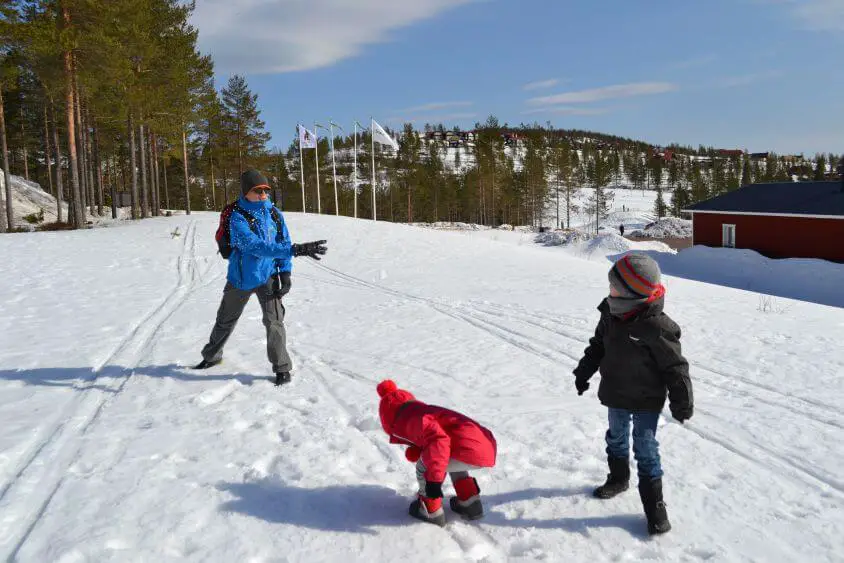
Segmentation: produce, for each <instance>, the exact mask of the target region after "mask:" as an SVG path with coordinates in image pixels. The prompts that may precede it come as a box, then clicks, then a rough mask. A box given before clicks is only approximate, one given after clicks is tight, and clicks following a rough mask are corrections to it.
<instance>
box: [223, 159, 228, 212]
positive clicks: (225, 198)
mask: <svg viewBox="0 0 844 563" xmlns="http://www.w3.org/2000/svg"><path fill="white" fill-rule="evenodd" d="M223 201H224V202H225V203H223V205H224V206H225V205H228V204H229V171H228V170H226V169H225V168H223Z"/></svg>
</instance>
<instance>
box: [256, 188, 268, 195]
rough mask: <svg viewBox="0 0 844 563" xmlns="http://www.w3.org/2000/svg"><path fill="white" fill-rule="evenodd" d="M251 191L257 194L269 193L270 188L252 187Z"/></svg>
mask: <svg viewBox="0 0 844 563" xmlns="http://www.w3.org/2000/svg"><path fill="white" fill-rule="evenodd" d="M252 191H253V192H255V193H256V194H258V195H269V194H270V192H271V191H272V190H270V188H252Z"/></svg>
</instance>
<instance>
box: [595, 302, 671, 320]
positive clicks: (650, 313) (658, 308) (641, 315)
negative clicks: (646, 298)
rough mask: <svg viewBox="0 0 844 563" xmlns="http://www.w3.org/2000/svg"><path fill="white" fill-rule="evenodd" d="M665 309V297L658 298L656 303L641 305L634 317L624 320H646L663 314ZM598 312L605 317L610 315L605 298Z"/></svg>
mask: <svg viewBox="0 0 844 563" xmlns="http://www.w3.org/2000/svg"><path fill="white" fill-rule="evenodd" d="M664 309H665V297H660V298H659V299H657V300H656V301H653V302H652V303H648V304H646V305H643V306H642V308H641V309H640V310H639V311H637V312H636V313H635V314H634V315H632V316H630V317H629V318H628V319H626V320H634V319H646V318H648V317H655V316H657V315H659V314H661V313H662V312H663V310H664ZM598 310H599V311H600V312H601V313H606V314H607V315H611V313H610V305H609V303H608V302H607V298H606V297H605V298H604V300H603V301H601V303H600V304H599V305H598Z"/></svg>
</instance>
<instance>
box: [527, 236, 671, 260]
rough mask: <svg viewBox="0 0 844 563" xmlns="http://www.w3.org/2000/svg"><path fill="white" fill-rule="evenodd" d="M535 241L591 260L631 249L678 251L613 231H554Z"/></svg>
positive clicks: (669, 252) (658, 252) (663, 251)
mask: <svg viewBox="0 0 844 563" xmlns="http://www.w3.org/2000/svg"><path fill="white" fill-rule="evenodd" d="M535 241H536V242H537V243H538V244H543V245H545V246H561V247H563V248H565V249H566V250H567V251H568V252H569V253H570V254H572V255H574V256H577V257H579V258H586V259H589V260H595V259H597V260H601V261H603V260H605V259H607V258H609V257H610V256H613V255H616V254H619V253H622V254H623V253H626V252H631V251H637V252H638V251H649V252H654V253H657V254H661V253H666V254H674V253H675V252H676V251H675V250H673V249H672V248H671V247H669V246H668V245H666V244H664V243H661V242H656V241H645V242H637V241H632V240H628V239H626V238H624V237H621V236H619V235H617V234H615V233H612V232H602V233H601V234H600V235H595V233H586V232H583V231H579V230H570V231H552V232H549V233H540V234H538V235H537V236H536V239H535Z"/></svg>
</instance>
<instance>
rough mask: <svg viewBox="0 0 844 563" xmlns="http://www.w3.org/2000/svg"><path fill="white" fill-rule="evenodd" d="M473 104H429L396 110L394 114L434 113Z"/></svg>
mask: <svg viewBox="0 0 844 563" xmlns="http://www.w3.org/2000/svg"><path fill="white" fill-rule="evenodd" d="M472 103H473V102H430V103H427V104H422V105H420V106H413V107H411V108H405V109H397V110H395V112H396V113H418V112H420V111H436V110H440V109H446V108H457V107H468V106H471V105H472Z"/></svg>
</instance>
